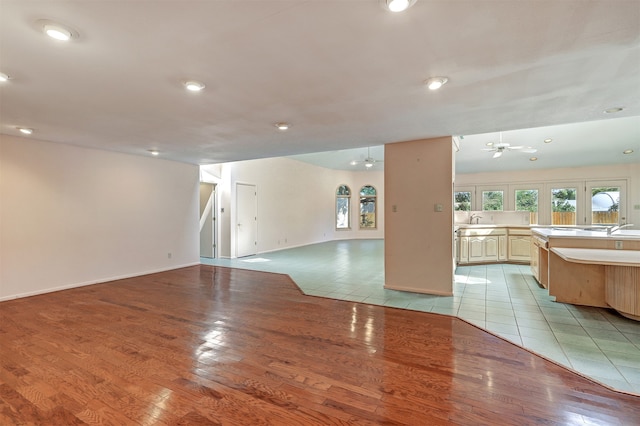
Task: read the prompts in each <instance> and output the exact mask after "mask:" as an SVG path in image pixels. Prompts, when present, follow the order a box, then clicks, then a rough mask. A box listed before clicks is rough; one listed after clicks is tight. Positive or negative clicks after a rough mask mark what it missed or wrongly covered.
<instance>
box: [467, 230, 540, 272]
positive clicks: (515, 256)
mask: <svg viewBox="0 0 640 426" xmlns="http://www.w3.org/2000/svg"><path fill="white" fill-rule="evenodd" d="M530 238H531V231H530V230H529V229H522V228H519V229H515V230H513V231H512V230H511V229H509V228H493V227H487V228H460V229H459V230H458V240H457V250H456V253H457V256H458V259H457V261H458V263H459V264H465V263H492V262H506V261H510V262H511V261H513V262H528V261H529V259H530V243H529V240H530Z"/></svg>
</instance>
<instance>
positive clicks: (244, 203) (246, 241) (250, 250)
mask: <svg viewBox="0 0 640 426" xmlns="http://www.w3.org/2000/svg"><path fill="white" fill-rule="evenodd" d="M257 247H258V192H257V189H256V186H255V185H249V184H243V183H238V184H236V257H244V256H251V255H252V254H256V252H257Z"/></svg>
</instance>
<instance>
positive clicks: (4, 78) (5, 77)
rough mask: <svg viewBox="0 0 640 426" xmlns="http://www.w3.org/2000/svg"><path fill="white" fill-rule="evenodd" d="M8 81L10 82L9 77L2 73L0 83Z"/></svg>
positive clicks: (0, 73)
mask: <svg viewBox="0 0 640 426" xmlns="http://www.w3.org/2000/svg"><path fill="white" fill-rule="evenodd" d="M7 80H9V76H8V75H6V74H5V73H3V72H0V81H7Z"/></svg>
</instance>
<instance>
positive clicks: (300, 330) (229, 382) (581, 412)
mask: <svg viewBox="0 0 640 426" xmlns="http://www.w3.org/2000/svg"><path fill="white" fill-rule="evenodd" d="M22 424H24V425H65V426H66V425H75V424H112V425H137V424H142V425H207V424H230V425H263V424H272V425H332V424H372V425H378V424H385V425H394V424H410V425H439V424H463V425H481V424H487V425H527V424H544V425H569V424H570V425H581V424H615V425H637V424H640V398H638V397H634V396H631V395H626V394H622V393H617V392H614V391H611V390H608V389H606V388H605V387H603V386H601V385H598V384H596V383H594V382H591V381H589V380H587V379H585V378H583V377H581V376H579V375H577V374H575V373H573V372H570V371H569V370H567V369H565V368H563V367H560V366H558V365H556V364H554V363H551V362H549V361H546V360H544V359H543V358H540V357H538V356H537V355H534V354H532V353H530V352H527V351H526V350H524V349H522V348H520V347H518V346H516V345H513V344H512V343H510V342H507V341H505V340H502V339H500V338H498V337H495V336H493V335H491V334H489V333H487V332H485V331H483V330H481V329H479V328H476V327H475V326H473V325H470V324H468V323H465V322H464V321H462V320H460V319H458V318H454V317H451V316H446V315H439V314H433V313H425V312H416V311H410V310H404V309H397V308H391V307H385V306H375V305H368V304H364V303H356V302H348V301H341V300H332V299H326V298H321V297H313V296H305V295H303V294H302V293H301V292H300V290H299V289H298V288H297V287H296V285H295V284H294V283H293V281H291V279H290V278H288V277H287V276H286V275H279V274H273V273H265V272H255V271H248V270H238V269H231V268H223V267H213V266H206V265H200V266H194V267H190V268H184V269H179V270H175V271H169V272H164V273H159V274H153V275H147V276H143V277H138V278H131V279H126V280H120V281H115V282H110V283H105V284H97V285H91V286H87V287H82V288H76V289H72V290H67V291H61V292H56V293H50V294H45V295H40V296H34V297H29V298H24V299H17V300H13V301H6V302H2V303H0V425H2V426H4V425H22Z"/></svg>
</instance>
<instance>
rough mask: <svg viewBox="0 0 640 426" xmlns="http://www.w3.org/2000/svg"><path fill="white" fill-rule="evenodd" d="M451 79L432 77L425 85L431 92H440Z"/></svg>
mask: <svg viewBox="0 0 640 426" xmlns="http://www.w3.org/2000/svg"><path fill="white" fill-rule="evenodd" d="M447 81H449V79H448V78H447V77H431V78H430V79H428V80H427V81H425V82H424V84H426V85H427V87H428V88H429V90H438V89H439V88H441V87H442V86H444V85H445V84H446V83H447Z"/></svg>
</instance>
